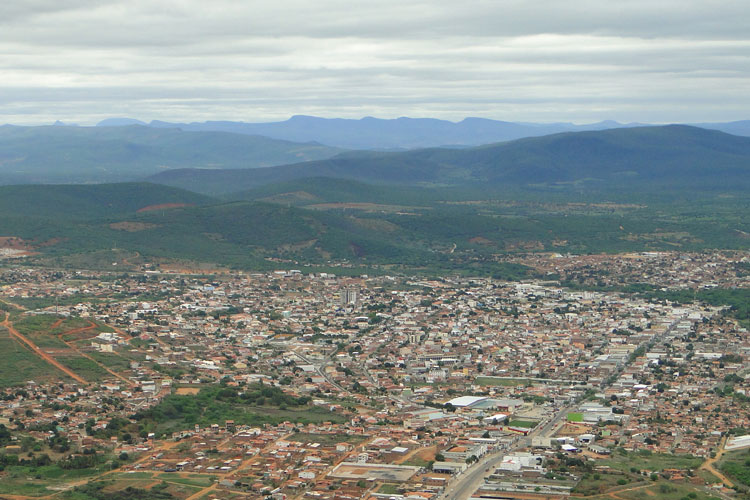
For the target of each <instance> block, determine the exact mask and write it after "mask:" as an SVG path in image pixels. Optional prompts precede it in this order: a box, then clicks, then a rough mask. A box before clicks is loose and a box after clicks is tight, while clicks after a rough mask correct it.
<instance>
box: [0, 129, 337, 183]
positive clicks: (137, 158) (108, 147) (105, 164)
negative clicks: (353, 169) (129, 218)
mask: <svg viewBox="0 0 750 500" xmlns="http://www.w3.org/2000/svg"><path fill="white" fill-rule="evenodd" d="M341 151H342V150H341V149H339V148H334V147H329V146H322V145H320V144H311V143H308V144H300V143H295V142H289V141H283V140H279V139H270V138H267V137H259V136H251V135H241V134H230V133H226V132H184V131H182V130H179V129H172V128H170V129H158V128H153V127H145V126H140V125H130V126H121V127H73V126H46V127H16V126H10V125H6V126H2V127H0V184H22V183H86V182H121V181H133V180H137V179H141V178H144V177H146V176H149V175H153V174H155V173H157V172H160V171H163V170H165V169H170V168H186V167H190V168H256V167H268V166H273V165H282V164H287V163H296V162H300V161H308V160H317V159H322V158H330V157H331V156H334V155H336V154H338V153H340V152H341Z"/></svg>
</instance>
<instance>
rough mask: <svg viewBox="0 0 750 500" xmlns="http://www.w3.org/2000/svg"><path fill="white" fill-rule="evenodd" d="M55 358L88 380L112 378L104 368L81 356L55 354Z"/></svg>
mask: <svg viewBox="0 0 750 500" xmlns="http://www.w3.org/2000/svg"><path fill="white" fill-rule="evenodd" d="M55 359H57V361H59V362H60V363H62V364H63V365H65V366H67V367H68V368H70V369H71V370H73V372H74V373H76V374H77V375H80V376H81V377H83V378H84V379H86V380H88V381H89V382H96V381H99V380H103V379H106V378H112V375H110V374H109V373H108V372H107V371H106V370H105V369H104V368H102V367H101V366H99V365H97V364H96V363H94V362H93V361H91V360H90V359H88V358H84V357H83V356H77V355H75V356H57V357H56V358H55Z"/></svg>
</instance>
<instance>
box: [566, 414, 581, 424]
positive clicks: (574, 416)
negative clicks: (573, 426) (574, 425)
mask: <svg viewBox="0 0 750 500" xmlns="http://www.w3.org/2000/svg"><path fill="white" fill-rule="evenodd" d="M568 422H583V413H575V412H574V413H568Z"/></svg>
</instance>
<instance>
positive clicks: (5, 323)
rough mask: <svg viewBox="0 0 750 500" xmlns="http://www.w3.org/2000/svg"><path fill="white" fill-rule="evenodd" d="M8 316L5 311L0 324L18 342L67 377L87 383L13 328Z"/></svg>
mask: <svg viewBox="0 0 750 500" xmlns="http://www.w3.org/2000/svg"><path fill="white" fill-rule="evenodd" d="M9 317H10V315H9V314H8V313H5V320H4V321H3V322H2V323H0V325H1V326H4V327H5V328H7V329H8V331H9V332H10V334H11V335H12V336H13V337H15V338H16V339H17V340H18V341H19V342H21V343H23V344H25V345H26V347H28V348H29V349H31V351H32V352H33V353H34V354H36V355H37V356H39V357H40V358H42V359H43V360H44V361H46V362H47V363H49V364H50V365H52V366H54V367H55V368H57V369H58V370H60V371H61V372H63V373H64V374H65V375H67V376H68V377H70V378H72V379H73V380H75V381H77V382H80V383H81V384H83V385H89V383H88V381H86V380H85V379H84V378H83V377H80V376H79V375H78V374H76V373H75V372H73V370H71V369H70V368H68V367H67V366H65V365H63V364H62V363H60V362H59V361H57V360H56V359H55V358H53V357H52V356H50V355H49V354H47V353H46V352H44V351H43V350H41V349H40V348H39V346H37V345H36V344H35V343H34V342H32V341H31V340H29V339H28V338H26V336H24V335H22V334H21V333H20V332H19V331H18V330H16V329H15V328H13V323H11V322H10V320H9V319H8V318H9Z"/></svg>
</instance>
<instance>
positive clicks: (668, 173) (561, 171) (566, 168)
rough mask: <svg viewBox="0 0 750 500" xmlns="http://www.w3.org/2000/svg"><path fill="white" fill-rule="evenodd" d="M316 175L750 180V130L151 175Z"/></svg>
mask: <svg viewBox="0 0 750 500" xmlns="http://www.w3.org/2000/svg"><path fill="white" fill-rule="evenodd" d="M308 177H330V178H340V179H350V180H356V181H362V182H371V183H378V184H399V185H422V186H437V185H442V186H451V185H452V186H461V185H482V186H484V187H493V186H494V187H498V186H506V187H509V186H516V187H519V186H520V187H536V188H539V187H542V188H555V189H558V188H564V187H566V186H568V187H571V186H573V187H582V186H585V187H586V188H587V189H588V188H599V189H605V190H640V189H644V188H647V189H655V188H664V187H670V188H676V187H679V188H680V189H683V190H684V189H688V190H690V189H700V190H703V189H713V188H716V189H732V190H736V189H745V188H748V187H750V138H745V137H737V136H733V135H729V134H725V133H722V132H718V131H713V130H705V129H700V128H696V127H689V126H684V125H670V126H664V127H638V128H630V129H612V130H604V131H595V132H576V133H564V134H555V135H550V136H545V137H536V138H528V139H520V140H518V141H513V142H507V143H500V144H493V145H488V146H481V147H477V148H469V149H440V148H434V149H423V150H415V151H408V152H403V153H374V152H351V153H345V154H341V155H339V156H337V157H335V158H331V159H328V160H322V161H315V162H307V163H301V164H295V165H286V166H279V167H274V168H266V169H256V170H247V169H242V170H233V171H228V170H213V171H210V172H209V171H205V170H195V169H192V170H184V169H179V170H172V171H168V172H163V173H160V174H157V175H155V176H153V177H151V178H150V179H149V180H150V181H152V182H157V183H163V184H167V185H171V186H177V187H182V188H185V189H192V190H196V191H201V192H205V193H228V192H232V191H240V190H243V189H252V188H256V187H258V186H263V185H267V184H272V183H278V182H285V181H292V180H295V179H302V178H308Z"/></svg>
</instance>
